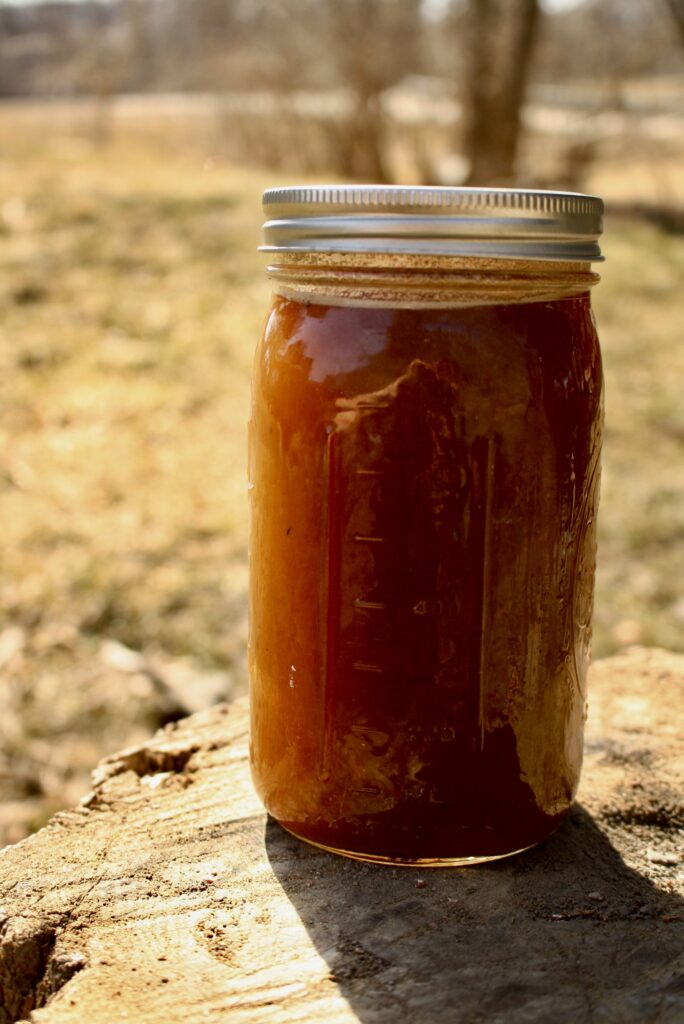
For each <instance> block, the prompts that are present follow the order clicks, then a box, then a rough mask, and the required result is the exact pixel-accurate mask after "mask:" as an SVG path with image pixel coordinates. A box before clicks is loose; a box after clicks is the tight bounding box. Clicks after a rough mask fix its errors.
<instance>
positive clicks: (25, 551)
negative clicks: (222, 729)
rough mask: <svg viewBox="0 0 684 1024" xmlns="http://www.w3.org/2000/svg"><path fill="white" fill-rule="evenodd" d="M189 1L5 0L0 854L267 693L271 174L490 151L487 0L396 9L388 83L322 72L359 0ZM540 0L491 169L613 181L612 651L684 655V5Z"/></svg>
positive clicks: (603, 324)
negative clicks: (256, 629) (485, 117)
mask: <svg viewBox="0 0 684 1024" xmlns="http://www.w3.org/2000/svg"><path fill="white" fill-rule="evenodd" d="M364 2H365V4H366V6H365V7H363V10H365V11H366V15H367V14H368V11H369V10H371V9H372V10H373V11H376V12H380V13H377V14H376V16H377V18H378V19H380V18H381V15H382V16H383V17H385V16H386V15H387V11H386V9H385V7H384V6H383V0H377V2H376V0H364ZM187 6H188V5H186V7H185V8H183V7H182V5H180V6H179V5H178V4H176V3H174V2H173V0H138V2H133V3H131V2H128V3H118V4H117V3H109V4H108V3H102V4H93V3H85V4H79V3H69V4H66V3H50V4H39V5H35V4H30V3H24V4H0V29H2V33H1V34H0V58H2V61H1V62H0V68H1V69H2V70H1V71H0V93H2V94H3V95H4V100H2V102H0V369H1V372H0V523H1V531H0V564H1V569H2V589H1V591H0V616H1V621H0V846H1V845H2V844H3V842H14V841H16V840H18V839H20V838H22V837H23V836H24V835H25V834H27V833H28V832H29V831H31V830H32V829H34V828H36V827H39V826H40V825H41V824H43V823H44V821H45V820H46V819H47V817H48V816H49V815H50V814H51V813H53V812H54V811H55V810H56V809H57V808H59V807H61V806H64V805H67V804H70V803H73V802H75V801H76V800H78V798H79V797H80V796H81V795H82V794H83V793H84V792H85V791H86V789H87V786H88V772H89V771H90V769H91V768H92V767H93V766H94V764H95V763H96V761H97V760H98V758H99V757H101V756H102V755H103V754H104V753H106V752H108V751H111V750H113V749H116V748H117V747H120V746H122V745H125V744H127V743H129V742H135V741H136V740H138V739H141V738H142V737H143V736H145V735H147V734H148V733H149V732H150V731H151V730H152V729H154V728H156V727H157V726H158V725H160V724H162V723H164V722H165V721H169V720H172V719H174V718H177V717H179V716H180V715H182V714H185V713H187V712H188V711H192V710H195V709H196V708H198V707H201V706H205V705H206V704H208V703H211V702H213V701H214V700H217V699H223V698H225V697H231V696H234V695H236V694H238V693H241V692H244V690H245V687H246V668H245V638H246V587H247V565H246V529H247V524H246V500H245V489H246V481H245V443H246V442H245V435H246V421H247V416H248V404H249V375H250V367H251V359H252V353H253V349H254V345H255V342H256V340H257V337H258V334H259V332H260V329H261V324H262V321H263V317H264V311H265V309H266V304H267V300H268V294H269V288H268V283H267V281H266V278H265V275H264V273H263V260H262V258H261V257H259V255H258V254H257V252H256V246H257V244H258V241H259V228H260V223H261V219H262V218H261V210H260V194H261V191H262V190H263V188H265V187H268V186H269V185H272V184H274V183H287V182H293V181H295V180H314V179H315V178H319V179H320V178H326V179H328V180H330V179H344V180H353V179H354V178H359V177H363V176H365V174H366V172H370V171H371V170H373V169H375V171H376V174H374V175H372V176H373V177H382V178H384V179H386V180H395V181H405V182H413V181H417V182H425V181H430V182H439V183H445V184H448V183H451V182H453V183H460V182H462V181H465V180H469V179H470V177H471V176H472V170H473V162H474V161H475V162H476V158H477V159H480V160H481V159H482V153H484V154H485V156H486V154H487V151H488V150H487V146H488V145H489V146H490V148H491V140H490V142H489V143H487V142H486V140H485V143H482V140H480V143H479V144H476V143H473V141H472V139H471V142H470V143H468V141H467V139H466V138H465V135H466V134H467V131H468V130H469V129H468V125H469V124H471V122H472V117H471V114H469V110H471V108H472V104H473V99H472V96H471V95H469V94H468V86H467V85H466V86H464V85H463V82H464V76H465V81H466V82H468V81H471V82H472V76H473V75H474V74H475V71H474V70H473V68H472V67H471V66H470V65H469V64H468V59H469V58H468V57H467V54H465V55H464V52H463V47H460V48H459V45H458V41H459V38H460V36H459V31H461V30H463V31H465V28H468V26H469V31H471V32H472V11H470V12H469V7H472V5H469V4H467V3H465V2H464V3H453V4H447V3H443V4H429V3H428V4H423V5H422V6H421V5H420V4H418V3H417V2H416V3H408V4H406V5H404V4H403V3H402V0H396V5H395V6H394V7H391V9H390V11H391V10H394V11H395V15H396V11H397V10H399V8H400V7H401V8H402V10H404V6H405V10H404V13H405V15H406V17H407V18H408V15H409V14H410V13H411V11H412V12H413V15H414V16H415V15H416V12H418V17H419V21H418V22H417V23H415V24H418V27H419V28H420V32H421V35H420V37H419V42H420V48H419V50H418V51H415V47H414V45H413V44H414V43H415V40H412V39H411V38H409V40H408V42H406V40H405V44H404V45H405V46H406V49H405V50H401V49H400V48H399V41H400V40H399V37H397V38H396V39H395V43H396V46H395V51H394V52H395V56H394V58H393V60H389V58H386V57H383V60H382V62H381V64H382V73H380V72H378V74H377V75H376V77H375V79H374V80H373V82H371V84H370V85H364V84H363V82H362V78H363V74H362V72H363V69H364V68H367V67H368V66H369V64H372V53H369V52H365V51H364V52H363V53H362V54H361V58H360V64H359V65H358V66H357V63H356V62H355V61H356V58H355V57H354V55H353V53H352V50H353V47H350V46H349V44H348V43H346V42H345V43H344V44H343V43H341V42H340V43H338V44H336V49H335V50H334V52H333V51H332V50H330V51H329V53H328V57H329V60H328V62H327V64H326V61H323V66H320V61H316V60H314V59H313V57H314V56H315V48H314V49H312V47H314V43H315V41H316V39H319V38H320V39H323V38H324V39H326V40H328V41H330V39H331V38H332V37H331V36H330V34H329V33H330V25H329V24H328V22H326V20H325V19H328V20H329V19H331V18H332V24H333V25H334V24H335V18H337V19H338V22H339V19H340V18H343V17H347V16H349V17H353V16H357V15H358V11H359V5H358V4H355V3H354V0H349V3H347V0H342V2H341V3H340V4H339V5H338V6H337V7H336V8H335V10H336V11H337V14H334V12H333V14H331V9H330V6H329V5H328V4H320V5H318V6H316V5H313V6H312V5H308V6H307V5H306V4H305V3H304V2H303V0H302V2H301V3H298V2H297V0H288V3H282V4H280V5H274V4H269V3H258V2H257V0H254V2H253V3H251V4H250V3H249V2H247V0H244V2H242V3H237V2H235V3H231V2H229V0H212V2H209V0H198V3H197V5H194V4H193V10H194V11H195V14H194V16H193V18H192V19H191V24H192V26H193V32H194V35H192V34H191V36H190V35H188V34H187V33H186V35H185V36H184V35H183V33H182V32H181V30H180V29H179V27H178V26H179V24H180V22H175V23H174V24H175V28H173V26H172V23H171V21H169V23H168V24H167V23H166V22H164V21H163V20H159V19H161V16H162V14H164V13H166V14H167V15H168V16H169V18H170V13H169V12H171V11H172V9H173V10H175V11H176V13H177V14H178V17H180V13H179V12H182V11H183V10H185V12H186V15H187ZM362 6H363V5H362ZM484 6H485V7H488V6H489V4H485V5H484ZM493 6H494V7H496V4H493ZM514 6H515V0H513V2H512V3H511V4H504V5H503V8H504V9H505V13H506V16H507V17H510V11H511V10H513V7H514ZM532 6H535V7H536V8H537V15H536V16H537V18H538V19H540V24H541V26H542V28H541V29H539V27H537V29H536V31H537V34H538V35H539V32H540V31H542V30H543V31H542V35H541V36H539V37H538V39H537V42H536V44H535V49H534V51H533V56H534V59H533V60H532V58H530V60H532V64H531V67H530V68H528V69H527V75H528V80H527V81H526V82H525V83H523V84H524V86H525V88H524V89H523V94H524V96H525V97H526V101H525V102H523V101H522V99H521V102H520V110H519V115H520V125H519V128H520V130H519V132H518V136H517V139H516V145H515V151H514V154H513V159H512V162H511V160H509V162H508V169H507V170H506V168H505V167H504V165H503V164H502V162H501V161H502V160H503V161H504V164H505V159H507V157H506V155H505V154H504V156H503V157H502V156H501V154H499V155H498V157H497V158H496V159H498V160H499V164H498V165H497V166H495V164H491V166H490V170H489V171H487V172H481V173H482V174H483V175H484V177H483V179H482V180H483V181H484V180H488V181H498V180H502V181H505V182H506V183H511V184H512V183H522V184H528V185H535V184H541V185H544V186H549V187H553V186H558V187H574V188H580V189H582V190H586V191H596V192H599V193H601V194H604V195H605V196H606V198H607V202H608V213H607V219H606V235H605V245H604V251H605V254H606V260H607V261H606V263H605V265H604V266H603V267H602V268H601V274H602V278H603V279H602V283H601V285H600V286H599V287H598V288H597V289H596V291H595V295H594V299H595V308H596V314H597V319H598V322H599V328H600V334H601V338H602V342H603V346H604V357H605V371H606V391H607V396H606V407H607V430H606V441H605V456H604V477H603V487H602V506H601V520H600V551H599V574H598V586H597V597H596V613H595V629H594V638H595V639H594V652H595V655H596V656H602V655H606V654H609V653H611V652H612V651H615V650H617V649H619V648H621V647H624V646H629V645H631V644H634V643H644V644H655V645H662V646H665V647H669V648H671V649H674V650H684V592H683V591H682V587H681V580H682V579H683V578H684V403H683V402H682V387H683V385H682V381H684V345H683V344H682V325H684V295H683V294H682V279H683V271H684V237H683V236H682V224H683V222H684V212H683V210H684V205H683V204H684V166H683V162H682V157H683V155H684V132H683V130H682V129H683V128H684V108H683V106H682V71H681V54H682V52H684V50H683V48H682V43H681V38H680V36H679V35H678V31H679V30H678V28H677V26H678V22H677V17H676V8H677V5H676V3H675V4H674V5H672V4H669V3H668V2H667V0H661V2H660V5H659V6H658V15H657V18H656V17H654V15H653V10H654V4H652V3H651V4H649V3H646V2H645V0H644V2H643V3H641V2H640V0H629V2H627V3H623V4H616V3H610V2H608V0H597V2H591V0H590V2H587V3H584V4H579V5H577V4H576V5H572V4H571V3H569V2H566V3H562V2H560V0H557V2H556V3H555V4H549V5H547V6H546V7H544V6H542V7H538V5H535V4H533V5H532ZM523 8H526V9H527V8H529V4H526V3H524V2H521V4H520V9H519V11H518V14H519V16H520V17H522V14H521V13H520V12H523V13H524V11H523ZM314 9H315V11H318V13H317V14H314ZM287 10H289V16H288V17H286V16H285V14H284V13H283V12H284V11H285V12H286V13H287ZM212 11H213V14H212ZM239 11H242V12H243V13H242V15H241V17H242V21H240V18H238V12H239ZM621 11H622V13H620V12H621ZM673 11H674V13H673ZM307 12H308V13H307ZM321 12H322V13H321ZM355 12H356V14H355ZM383 12H384V13H383ZM407 12H408V13H407ZM625 12H628V13H629V16H627V15H626V14H625ZM649 12H650V13H649ZM499 13H501V12H499ZM200 15H201V16H200ZM229 15H230V17H229ZM153 16H154V18H156V19H157V21H154V20H153ZM468 17H470V18H471V22H468V20H467V19H468ZM31 18H33V21H32V20H31ZM212 18H213V20H212ZM222 18H223V19H225V20H224V21H222V20H221V19H222ZM231 18H232V20H231ZM236 18H237V20H235V19H236ZM250 18H251V20H250ZM306 18H310V19H313V20H310V21H306ZM611 18H612V19H613V20H612V21H611ZM150 19H152V20H150ZM203 19H204V20H203ZM459 19H460V20H459ZM616 19H617V20H616ZM394 20H396V17H395V19H394ZM183 24H186V25H187V24H188V22H187V20H186V21H185V22H183ZM383 24H386V23H383V22H381V21H380V20H378V22H377V30H378V32H377V33H376V37H375V38H376V40H377V39H381V38H384V36H383V35H382V33H381V29H382V26H383ZM406 24H408V25H409V27H410V24H411V22H410V20H409V21H407V22H406ZM511 25H514V21H511ZM611 25H612V26H613V29H614V31H612V30H611V27H610V26H611ZM682 25H684V20H683V21H682ZM155 26H156V27H155ZM212 26H213V29H214V30H213V31H210V30H211V29H212ZM236 26H237V27H236ZM240 26H241V27H240ZM304 26H308V28H307V29H306V31H304ZM459 26H460V27H459ZM615 26H617V28H616V27H615ZM644 26H647V29H646V28H645V27H644ZM172 29H173V30H172ZM618 29H619V31H618ZM355 31H356V35H354V34H352V37H351V38H352V39H356V40H357V42H358V40H359V39H361V40H363V38H365V37H364V36H363V33H361V35H359V33H360V32H361V29H360V28H357V30H355ZM404 31H405V30H404ZM502 31H503V29H502ZM507 31H511V29H510V28H509V29H507ZM447 32H449V33H451V35H450V36H449V37H448V39H447V38H445V36H446V33H447ZM611 32H612V34H611ZM240 33H241V34H240ZM279 33H280V36H279V35H278V34H279ZM307 33H308V34H307ZM325 33H328V35H325ZM378 33H379V34H378ZM616 33H617V35H616ZM414 34H415V33H414ZM402 38H404V37H402ZM469 38H472V36H471V37H469ZM564 39H565V40H566V46H565V47H563V45H562V43H563V40H564ZM607 39H610V40H611V41H612V43H613V51H614V52H613V53H612V56H611V57H610V59H608V58H607V57H605V59H603V58H602V57H601V55H602V54H604V55H605V53H606V40H607ZM255 40H260V46H259V47H257V45H256V42H255ZM568 40H569V42H568ZM583 40H584V41H585V45H584V46H582V45H580V44H581V42H582V41H583ZM616 40H617V41H618V43H619V45H618V46H617V49H616V47H615V42H616ZM449 41H450V43H451V48H450V46H449V45H448V44H449ZM409 43H411V45H410V46H409ZM570 43H572V44H573V45H572V46H570ZM637 44H638V45H637ZM330 45H332V44H330ZM573 46H574V48H575V50H574V52H575V56H574V58H573V56H572V53H570V52H569V50H572V48H573ZM174 47H175V49H174ZM193 47H194V48H195V49H192V48H193ZM183 48H185V49H183ZM358 48H359V47H358V46H357V49H358ZM361 50H363V47H361ZM379 52H381V53H384V50H383V48H382V46H381V47H380V51H379ZM307 53H308V54H309V55H310V56H311V61H310V62H309V63H310V64H311V66H305V67H303V66H302V63H301V62H302V60H303V58H304V56H306V54H307ZM183 54H185V56H183ZM250 55H251V57H250ZM297 55H299V63H298V61H297V59H295V58H297ZM200 57H203V59H202V60H200V59H199V58H200ZM353 57H354V59H352V58H353ZM221 58H222V59H221ZM257 58H258V59H257ZM400 58H401V59H400ZM250 60H251V61H252V63H251V64H250ZM450 60H451V61H452V62H453V64H454V68H452V69H451V70H449V69H450V63H449V62H450ZM600 60H603V63H602V64H601V69H602V74H601V77H600V78H599V77H597V75H596V70H597V61H600ZM255 61H256V63H255ZM397 61H398V63H397ZM606 62H607V63H606ZM621 62H622V63H621ZM452 72H453V73H452ZM345 76H346V77H345ZM469 76H470V77H469ZM509 84H510V83H509ZM364 89H365V90H366V91H365V92H364ZM499 113H501V116H503V114H504V113H505V114H506V116H507V117H510V116H512V115H511V113H510V110H508V112H507V113H506V112H505V111H504V112H503V113H502V112H499ZM469 118H471V120H470V121H469ZM471 126H472V124H471ZM352 129H353V130H354V131H355V132H356V134H355V135H354V133H353V132H352ZM350 132H351V133H352V136H353V137H351V138H349V137H348V136H349V135H350ZM378 139H379V140H380V143H379V144H378ZM369 140H371V141H370V142H369ZM477 145H479V146H480V149H479V151H478V149H477ZM469 146H470V148H469ZM478 152H479V154H480V155H479V156H477V154H478ZM474 154H475V155H474ZM495 162H496V161H495ZM502 168H503V169H502ZM368 176H370V174H369V175H368ZM293 572H296V567H293Z"/></svg>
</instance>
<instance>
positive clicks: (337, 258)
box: [268, 251, 599, 308]
mask: <svg viewBox="0 0 684 1024" xmlns="http://www.w3.org/2000/svg"><path fill="white" fill-rule="evenodd" d="M268 275H269V277H270V278H271V280H272V282H273V286H274V291H275V292H276V294H278V295H282V296H284V297H285V298H289V299H294V300H296V301H300V302H306V303H318V304H321V305H332V306H346V305H362V306H388V307H394V308H398V307H404V308H412V307H432V308H440V307H443V308H450V307H455V306H485V305H487V306H491V305H499V304H501V303H529V302H548V301H553V300H556V299H564V298H572V297H574V296H577V295H581V294H583V293H585V292H587V291H589V289H590V288H592V287H593V286H594V285H595V284H596V283H597V282H598V281H599V275H598V274H596V273H594V272H593V271H592V270H591V268H590V264H589V263H577V262H570V261H567V262H566V261H552V260H548V261H546V260H544V261H542V260H519V259H516V260H506V259H484V258H473V257H460V258H459V257H453V256H449V257H445V256H431V255H426V254H421V255H417V254H415V255H414V254H406V253H354V254H353V255H350V254H349V253H315V254H313V253H287V252H282V251H281V252H279V253H278V254H277V257H276V259H275V260H274V262H272V263H271V264H270V265H269V266H268Z"/></svg>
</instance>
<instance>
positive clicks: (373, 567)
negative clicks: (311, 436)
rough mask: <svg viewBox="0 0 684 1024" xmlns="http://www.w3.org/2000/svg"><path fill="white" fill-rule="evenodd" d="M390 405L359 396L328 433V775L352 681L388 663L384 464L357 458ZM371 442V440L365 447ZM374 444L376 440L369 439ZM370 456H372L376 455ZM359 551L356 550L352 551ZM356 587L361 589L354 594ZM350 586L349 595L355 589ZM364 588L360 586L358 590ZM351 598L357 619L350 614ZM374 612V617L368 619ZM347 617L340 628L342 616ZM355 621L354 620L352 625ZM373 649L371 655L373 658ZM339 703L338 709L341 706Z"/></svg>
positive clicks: (367, 680)
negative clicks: (380, 648)
mask: <svg viewBox="0 0 684 1024" xmlns="http://www.w3.org/2000/svg"><path fill="white" fill-rule="evenodd" d="M387 408H389V403H381V402H370V401H368V402H365V401H361V402H358V403H357V404H356V406H355V411H356V412H357V413H358V415H357V416H355V417H354V420H353V423H352V424H351V425H350V427H349V428H347V429H343V430H338V431H335V432H333V433H332V434H331V435H330V436H329V438H328V447H327V472H328V487H327V496H328V510H327V534H328V537H327V559H326V562H327V565H326V584H325V585H326V589H327V595H326V597H327V619H328V629H327V641H326V644H327V650H326V655H325V710H324V727H323V744H322V750H321V774H322V776H323V777H327V775H328V774H329V772H330V770H331V768H332V765H331V760H332V753H333V744H334V742H335V737H334V735H333V720H334V717H335V714H336V713H338V712H339V708H338V704H339V701H340V700H341V699H342V697H341V693H342V692H344V693H345V699H349V696H350V692H351V691H350V690H349V681H350V680H351V679H352V678H356V679H357V680H358V685H361V686H364V687H365V686H366V685H370V684H371V681H372V679H373V678H374V677H375V678H378V679H379V678H380V677H381V676H383V675H384V674H386V669H387V666H386V665H385V664H384V663H383V662H382V660H381V659H379V658H378V659H376V658H375V657H373V648H374V647H377V637H378V629H380V632H381V633H382V631H383V629H384V627H380V626H379V625H378V623H379V622H380V621H386V620H385V616H386V615H387V612H388V606H387V601H386V600H384V595H382V593H378V592H377V591H378V589H379V588H380V587H381V575H380V569H379V566H378V562H377V559H378V558H382V557H386V556H387V554H388V544H387V540H388V538H387V536H386V533H385V531H384V530H378V529H377V528H376V527H377V519H378V517H380V518H382V514H383V511H384V493H383V492H384V487H385V484H386V478H387V474H386V470H385V469H383V468H380V467H379V466H377V465H373V463H372V461H371V462H370V464H367V465H360V466H359V465H358V464H357V465H354V464H353V463H354V461H355V460H358V452H359V446H358V439H359V435H361V436H365V437H366V438H367V439H368V438H370V439H371V440H374V435H375V434H376V423H377V420H376V417H377V415H378V414H380V415H384V414H385V412H384V411H385V410H386V409H387ZM364 447H366V446H364ZM372 448H373V449H377V445H376V444H372ZM367 454H368V455H370V458H371V460H372V459H373V456H374V454H375V452H373V454H371V453H370V452H369V453H367ZM355 551H356V552H357V554H355V553H354V552H355ZM351 566H353V567H354V571H355V573H356V574H357V579H356V580H355V584H356V585H355V587H350V586H349V580H348V579H347V577H348V575H349V573H350V571H351V570H350V567H351ZM354 589H356V593H355V594H354ZM350 591H351V593H350ZM359 591H360V592H359ZM349 601H351V606H352V619H351V620H350V619H349V616H348V613H347V614H345V607H346V608H348V607H349V605H348V604H347V602H349ZM369 616H370V618H369ZM343 621H344V622H347V623H348V625H347V627H345V632H346V635H344V634H343V633H342V632H341V631H342V630H343V626H342V622H343ZM350 622H353V623H354V625H353V626H349V623H350ZM369 655H370V657H369ZM336 708H337V712H336Z"/></svg>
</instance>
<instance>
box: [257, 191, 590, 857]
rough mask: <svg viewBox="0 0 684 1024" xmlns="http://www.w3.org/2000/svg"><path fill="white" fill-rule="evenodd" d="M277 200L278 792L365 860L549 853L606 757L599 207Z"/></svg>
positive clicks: (529, 201) (261, 438)
mask: <svg viewBox="0 0 684 1024" xmlns="http://www.w3.org/2000/svg"><path fill="white" fill-rule="evenodd" d="M264 204H265V210H266V213H267V216H268V222H267V223H266V225H265V245H264V246H263V248H264V249H265V251H267V252H269V253H270V254H271V266H270V267H269V273H270V275H271V277H272V279H273V284H274V296H273V302H272V306H271V310H270V313H269V315H268V319H267V323H266V328H265V333H264V336H263V339H262V341H261V343H260V345H259V347H258V351H257V356H256V365H255V371H254V378H253V399H252V414H251V421H250V450H249V480H250V485H249V486H250V501H251V540H250V566H251V595H250V641H249V658H250V673H251V715H252V728H251V758H252V769H253V777H254V780H255V784H256V787H257V790H258V792H259V794H260V796H261V798H262V800H263V802H264V804H265V805H266V808H267V809H268V811H269V812H270V813H271V814H272V815H273V816H274V817H275V818H276V819H277V820H278V821H279V822H280V823H281V825H283V826H284V827H285V828H286V829H288V830H289V831H291V832H293V833H294V834H295V835H297V836H299V837H301V838H302V839H305V840H307V841H308V842H311V843H314V844H316V845H318V846H321V847H323V848H325V849H327V850H331V851H334V852H337V853H342V854H346V855H348V856H353V857H357V858H360V859H363V860H369V861H379V862H387V863H391V864H413V865H421V866H427V865H453V864H464V863H472V862H476V861H484V860H491V859H494V858H498V857H503V856H506V855H509V854H512V853H515V852H518V851H521V850H523V849H526V848H527V847H530V846H532V845H534V844H535V843H538V842H539V841H540V840H542V839H544V838H545V836H547V835H548V834H549V833H550V832H552V831H553V830H554V829H555V828H556V827H557V826H558V824H559V823H560V822H561V821H562V819H563V816H564V815H565V813H566V811H567V810H568V807H569V806H570V804H571V802H572V800H573V797H574V794H575V791H576V788H577V783H578V779H579V773H580V765H581V760H582V733H583V723H584V718H585V706H586V700H585V685H586V675H587V667H588V659H589V645H590V637H591V613H592V600H593V580H594V566H595V550H596V541H595V537H596V505H597V500H598V487H599V457H600V450H601V429H602V411H603V399H602V394H603V388H602V372H601V359H600V352H599V346H598V339H597V336H596V331H595V325H594V319H593V316H592V312H591V306H590V288H591V287H592V285H593V284H594V283H595V282H596V281H597V277H596V275H594V274H593V273H592V272H591V270H590V263H591V262H592V261H594V260H597V259H600V251H599V248H598V244H597V238H598V235H599V233H600V230H601V214H602V203H601V201H600V200H599V199H596V198H594V197H590V196H580V195H575V194H571V193H550V192H531V191H524V190H505V189H497V190H481V189H432V188H430V189H404V188H379V187H378V188H375V187H366V188H354V187H349V188H323V187H321V188H291V189H276V190H272V191H270V192H267V193H266V194H265V197H264Z"/></svg>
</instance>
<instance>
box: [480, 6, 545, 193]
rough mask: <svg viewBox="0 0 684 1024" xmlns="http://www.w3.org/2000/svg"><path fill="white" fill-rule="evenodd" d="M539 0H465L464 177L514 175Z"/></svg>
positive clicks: (505, 178)
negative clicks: (466, 171) (466, 168)
mask: <svg viewBox="0 0 684 1024" xmlns="http://www.w3.org/2000/svg"><path fill="white" fill-rule="evenodd" d="M539 21H540V10H539V0H469V3H468V30H469V37H470V38H469V47H468V60H467V62H466V68H467V79H466V83H465V90H464V98H465V128H464V146H465V152H466V156H467V158H468V160H469V162H470V172H469V175H468V182H469V183H470V184H483V183H495V182H507V181H511V180H513V179H514V178H515V164H516V157H517V152H518V140H519V138H520V128H521V113H522V105H523V101H524V98H525V88H526V85H527V80H528V75H529V69H530V61H531V57H532V53H533V49H534V44H535V41H536V37H537V32H538V28H539Z"/></svg>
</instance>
